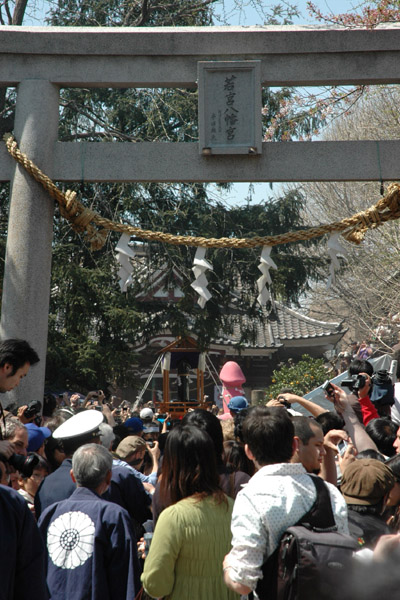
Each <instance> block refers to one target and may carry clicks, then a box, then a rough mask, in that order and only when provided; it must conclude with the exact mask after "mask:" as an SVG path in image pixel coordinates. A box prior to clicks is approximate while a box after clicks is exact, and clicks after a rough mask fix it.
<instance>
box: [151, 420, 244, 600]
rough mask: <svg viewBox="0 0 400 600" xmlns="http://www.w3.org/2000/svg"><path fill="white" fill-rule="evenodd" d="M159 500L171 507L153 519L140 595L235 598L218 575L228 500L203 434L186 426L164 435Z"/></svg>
mask: <svg viewBox="0 0 400 600" xmlns="http://www.w3.org/2000/svg"><path fill="white" fill-rule="evenodd" d="M160 496H161V501H163V497H164V498H168V499H169V503H171V500H172V504H171V505H170V506H168V508H166V509H164V510H163V512H162V513H161V514H160V516H159V519H158V521H157V525H156V528H155V531H154V536H153V540H152V543H151V546H150V551H149V555H148V557H147V558H146V560H145V564H144V570H143V574H142V582H143V587H144V589H145V591H146V592H147V593H148V594H149V595H150V596H152V597H153V598H160V597H165V598H166V599H168V600H185V599H189V598H190V600H210V599H211V598H215V599H218V600H237V599H238V598H239V596H238V595H237V594H235V593H234V592H232V591H231V590H229V589H228V588H227V587H226V586H225V584H224V581H223V576H222V575H223V573H222V561H223V559H224V556H225V555H226V554H227V553H228V552H229V550H230V547H231V532H230V522H231V514H232V505H233V502H232V500H231V499H230V498H228V497H227V496H226V495H225V494H224V493H223V491H222V490H221V488H220V486H219V476H218V471H217V464H216V459H215V451H214V447H213V442H212V440H211V438H210V436H209V435H208V433H206V432H205V431H202V430H200V429H198V428H197V427H193V426H190V425H180V426H178V427H175V428H174V429H173V430H172V431H171V432H170V433H169V435H168V438H167V443H166V446H165V453H164V462H163V468H162V475H161V485H160Z"/></svg>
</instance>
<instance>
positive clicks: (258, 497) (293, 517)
mask: <svg viewBox="0 0 400 600" xmlns="http://www.w3.org/2000/svg"><path fill="white" fill-rule="evenodd" d="M325 483H326V482H325ZM326 485H327V486H328V488H329V493H330V498H331V503H332V511H333V515H334V518H335V522H336V526H337V528H338V531H339V532H340V533H347V534H348V533H349V529H348V523H347V507H346V502H345V500H344V498H343V496H342V495H341V493H340V492H339V490H337V489H336V488H335V486H333V485H332V484H330V483H326ZM315 500H316V490H315V485H314V483H313V481H312V480H311V477H310V476H309V475H307V473H306V470H305V469H304V467H303V465H302V464H300V463H295V464H292V463H280V464H275V465H267V466H265V467H262V468H261V469H260V470H259V471H258V472H257V473H256V474H255V475H254V476H253V477H252V478H251V479H250V481H249V482H248V484H247V485H246V487H245V488H244V489H243V490H241V491H240V492H239V493H238V495H237V497H236V500H235V505H234V507H233V514H232V525H231V529H232V550H231V551H230V553H229V555H228V559H227V564H228V565H229V566H230V567H231V569H230V571H229V576H230V577H231V579H232V580H233V581H235V582H236V583H241V584H243V585H245V586H247V587H249V588H251V589H252V590H254V589H255V587H256V585H257V581H258V579H260V578H261V576H262V572H261V567H262V565H263V563H264V562H265V560H266V558H267V557H268V556H270V555H271V554H272V553H273V552H274V550H275V549H276V548H277V547H278V545H279V541H280V539H281V537H282V535H283V533H284V532H285V531H286V529H287V528H288V527H291V526H292V525H295V524H296V523H297V522H298V521H299V520H300V519H301V517H302V516H303V515H305V514H306V513H307V512H308V511H309V510H310V509H311V507H312V505H313V504H314V502H315Z"/></svg>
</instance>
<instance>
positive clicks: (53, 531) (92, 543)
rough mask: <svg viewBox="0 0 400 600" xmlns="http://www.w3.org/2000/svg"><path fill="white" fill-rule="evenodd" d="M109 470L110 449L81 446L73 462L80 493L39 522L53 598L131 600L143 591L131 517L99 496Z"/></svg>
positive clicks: (51, 510)
mask: <svg viewBox="0 0 400 600" xmlns="http://www.w3.org/2000/svg"><path fill="white" fill-rule="evenodd" d="M111 468H112V456H111V454H110V452H109V451H108V450H107V449H106V448H103V447H102V446H100V445H98V444H86V445H84V446H81V447H80V448H79V449H78V450H76V452H75V453H74V456H73V458H72V470H71V478H72V479H73V481H74V482H76V484H77V488H76V490H75V491H74V492H73V493H72V495H71V496H70V497H69V498H68V499H66V500H63V501H61V502H57V503H56V504H53V505H51V506H50V507H48V508H47V509H46V510H45V511H44V512H43V514H42V516H41V517H40V519H39V523H38V525H39V529H40V531H41V533H42V536H43V538H44V540H45V543H46V547H47V555H48V559H47V584H48V587H49V591H50V595H51V599H52V600H67V599H68V600H89V599H90V600H132V599H133V598H135V596H136V594H137V592H138V590H139V589H140V583H139V577H140V568H139V563H138V558H137V548H136V539H135V535H134V533H133V530H132V524H131V519H130V517H129V514H128V512H127V511H126V510H125V509H123V508H121V507H120V506H118V505H117V504H114V503H112V502H108V501H106V500H104V499H103V498H101V495H102V494H103V493H104V492H105V491H106V489H107V488H108V486H109V484H110V481H111Z"/></svg>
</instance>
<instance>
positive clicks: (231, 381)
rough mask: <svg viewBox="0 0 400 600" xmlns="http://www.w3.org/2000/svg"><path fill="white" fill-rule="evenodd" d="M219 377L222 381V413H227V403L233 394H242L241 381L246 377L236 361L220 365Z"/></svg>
mask: <svg viewBox="0 0 400 600" xmlns="http://www.w3.org/2000/svg"><path fill="white" fill-rule="evenodd" d="M219 378H220V380H221V381H222V383H223V387H222V406H223V408H224V413H229V408H228V404H229V402H230V400H231V398H233V397H234V396H243V394H244V392H243V389H242V383H245V381H246V377H245V376H244V375H243V371H242V369H241V368H240V367H239V365H238V364H237V362H234V361H233V360H230V361H228V362H227V363H225V364H224V366H223V367H222V369H221V371H220V373H219Z"/></svg>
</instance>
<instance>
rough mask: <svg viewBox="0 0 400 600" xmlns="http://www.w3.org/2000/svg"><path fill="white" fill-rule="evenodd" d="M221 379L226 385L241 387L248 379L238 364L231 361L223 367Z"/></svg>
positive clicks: (220, 374)
mask: <svg viewBox="0 0 400 600" xmlns="http://www.w3.org/2000/svg"><path fill="white" fill-rule="evenodd" d="M219 378H220V380H221V381H222V383H224V384H225V385H236V384H238V385H240V384H241V383H245V381H246V377H245V376H244V375H243V371H242V369H241V368H240V367H239V365H238V364H237V362H235V361H233V360H230V361H228V362H227V363H225V364H224V366H223V367H222V369H221V371H220V373H219Z"/></svg>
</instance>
